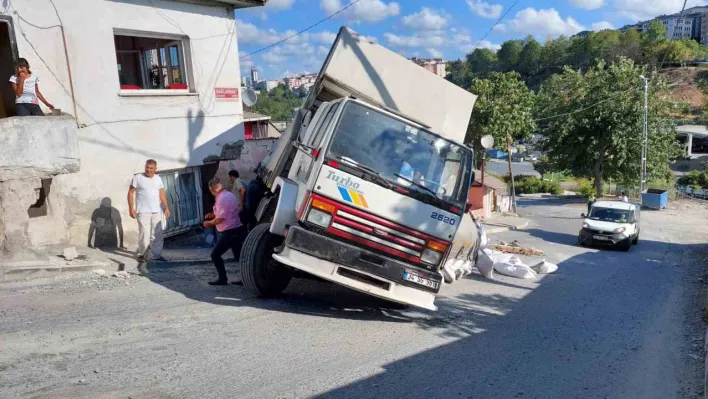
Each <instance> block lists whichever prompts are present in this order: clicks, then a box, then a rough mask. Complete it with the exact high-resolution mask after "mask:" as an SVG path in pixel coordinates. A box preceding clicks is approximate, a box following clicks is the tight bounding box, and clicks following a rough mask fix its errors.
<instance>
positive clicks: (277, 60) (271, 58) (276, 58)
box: [261, 51, 288, 64]
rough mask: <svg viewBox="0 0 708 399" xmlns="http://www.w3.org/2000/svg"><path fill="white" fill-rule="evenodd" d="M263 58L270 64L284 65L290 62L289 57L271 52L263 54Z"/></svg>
mask: <svg viewBox="0 0 708 399" xmlns="http://www.w3.org/2000/svg"><path fill="white" fill-rule="evenodd" d="M261 58H262V59H263V61H265V62H267V63H269V64H282V63H284V62H285V61H287V60H288V57H286V56H284V55H282V54H277V53H276V52H275V51H269V52H267V53H265V54H263V55H262V56H261Z"/></svg>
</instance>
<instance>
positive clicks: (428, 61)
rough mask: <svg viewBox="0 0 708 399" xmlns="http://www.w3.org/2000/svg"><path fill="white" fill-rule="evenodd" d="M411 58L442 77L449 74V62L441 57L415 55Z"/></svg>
mask: <svg viewBox="0 0 708 399" xmlns="http://www.w3.org/2000/svg"><path fill="white" fill-rule="evenodd" d="M410 60H411V61H413V62H415V63H416V64H418V65H420V66H421V67H423V68H425V69H427V70H428V71H430V72H432V73H434V74H436V75H438V76H440V77H443V78H444V77H445V76H447V63H446V62H445V61H443V60H442V59H441V58H418V57H413V58H410Z"/></svg>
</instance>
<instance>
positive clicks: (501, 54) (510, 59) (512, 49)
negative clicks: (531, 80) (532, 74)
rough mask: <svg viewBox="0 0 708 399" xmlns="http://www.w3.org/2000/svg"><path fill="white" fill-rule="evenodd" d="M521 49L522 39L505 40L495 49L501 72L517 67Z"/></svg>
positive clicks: (522, 46) (522, 45) (522, 47)
mask: <svg viewBox="0 0 708 399" xmlns="http://www.w3.org/2000/svg"><path fill="white" fill-rule="evenodd" d="M523 49H524V42H523V40H507V41H505V42H504V44H502V45H501V48H500V49H499V51H497V58H498V60H499V67H500V69H501V70H502V72H509V71H514V70H516V69H517V68H518V67H519V59H520V57H521V51H522V50H523Z"/></svg>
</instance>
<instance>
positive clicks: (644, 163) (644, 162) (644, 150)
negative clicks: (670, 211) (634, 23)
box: [639, 75, 649, 202]
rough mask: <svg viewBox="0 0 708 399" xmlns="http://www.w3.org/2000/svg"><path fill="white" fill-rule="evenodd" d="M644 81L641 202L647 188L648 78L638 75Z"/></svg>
mask: <svg viewBox="0 0 708 399" xmlns="http://www.w3.org/2000/svg"><path fill="white" fill-rule="evenodd" d="M639 77H640V78H641V79H642V80H643V81H644V121H643V125H644V126H643V131H642V169H641V182H640V185H639V198H640V202H641V197H642V193H643V192H644V191H645V190H646V189H647V188H648V186H647V145H648V143H649V139H648V134H647V130H648V128H647V123H648V117H649V116H648V111H649V107H648V98H649V79H647V78H645V77H644V75H640V76H639Z"/></svg>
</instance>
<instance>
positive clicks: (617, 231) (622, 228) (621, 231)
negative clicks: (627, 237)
mask: <svg viewBox="0 0 708 399" xmlns="http://www.w3.org/2000/svg"><path fill="white" fill-rule="evenodd" d="M625 230H627V229H625V228H624V227H618V228H616V229H615V231H614V233H615V234H622V233H624V231H625Z"/></svg>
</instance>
